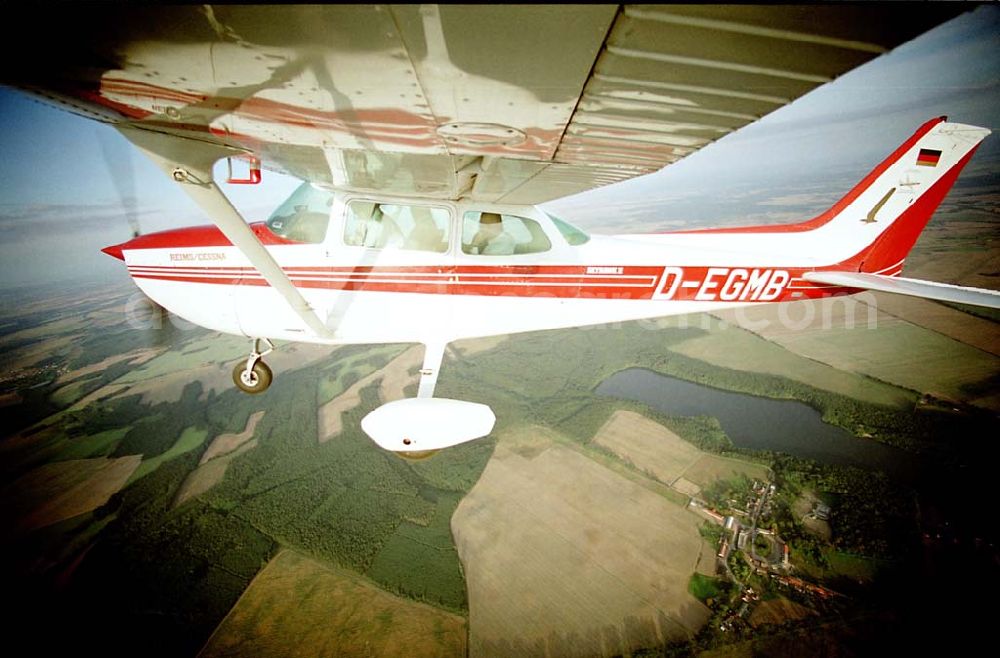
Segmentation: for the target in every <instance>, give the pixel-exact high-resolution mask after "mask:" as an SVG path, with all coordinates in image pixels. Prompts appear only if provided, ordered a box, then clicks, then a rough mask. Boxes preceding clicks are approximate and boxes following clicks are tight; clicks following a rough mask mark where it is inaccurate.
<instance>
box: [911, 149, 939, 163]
mask: <svg viewBox="0 0 1000 658" xmlns="http://www.w3.org/2000/svg"><path fill="white" fill-rule="evenodd" d="M940 159H941V151H935V150H934V149H920V154H919V155H917V164H918V165H923V166H925V167H936V166H937V163H938V160H940Z"/></svg>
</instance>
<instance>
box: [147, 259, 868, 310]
mask: <svg viewBox="0 0 1000 658" xmlns="http://www.w3.org/2000/svg"><path fill="white" fill-rule="evenodd" d="M587 269H588V268H587V267H586V266H511V267H489V266H457V267H446V266H441V267H399V268H379V267H372V266H362V267H353V268H352V267H309V266H296V267H287V268H284V272H285V274H286V275H287V276H288V277H289V279H290V280H291V282H292V283H293V284H294V285H295V286H296V287H298V288H303V289H318V290H331V291H352V292H394V293H409V294H438V295H442V294H447V295H477V296H509V297H555V298H562V299H578V298H585V299H632V300H637V299H646V300H649V299H659V300H664V301H704V302H718V301H725V302H756V301H759V302H771V301H786V300H790V299H800V298H807V297H826V296H829V295H830V294H840V292H842V291H844V290H849V289H844V288H835V289H834V288H831V287H830V286H825V285H823V284H812V283H811V282H808V281H804V280H802V278H801V277H802V274H803V273H804V272H807V271H813V269H814V268H791V269H790V268H728V267H668V268H664V267H659V266H636V267H620V269H621V270H622V273H621V274H615V275H605V274H587V273H586V272H587ZM129 273H130V274H131V275H132V276H133V277H134V278H136V279H150V280H157V281H175V282H179V283H197V284H211V285H244V286H268V285H269V284H268V283H267V281H266V280H265V279H264V278H263V277H262V276H261V275H260V274H259V273H258V272H257V271H256V270H254V269H253V268H250V267H247V268H233V267H171V266H145V265H131V266H129ZM793 295H794V296H793Z"/></svg>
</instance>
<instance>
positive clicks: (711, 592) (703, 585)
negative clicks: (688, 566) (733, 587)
mask: <svg viewBox="0 0 1000 658" xmlns="http://www.w3.org/2000/svg"><path fill="white" fill-rule="evenodd" d="M728 589H729V584H728V583H727V582H726V581H724V580H721V579H719V578H712V577H711V576H705V575H702V574H700V573H693V574H691V580H689V581H688V591H689V592H690V593H691V596H693V597H694V598H696V599H698V600H699V601H701V602H702V603H705V602H707V601H708V600H709V599H715V598H718V596H719V595H720V594H723V593H725V592H726V591H727V590H728Z"/></svg>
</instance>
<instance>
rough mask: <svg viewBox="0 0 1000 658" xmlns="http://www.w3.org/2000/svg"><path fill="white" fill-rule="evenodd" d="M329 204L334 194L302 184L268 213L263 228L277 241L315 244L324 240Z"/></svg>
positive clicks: (328, 220) (309, 184) (328, 223)
mask: <svg viewBox="0 0 1000 658" xmlns="http://www.w3.org/2000/svg"><path fill="white" fill-rule="evenodd" d="M331 205H333V192H331V191H329V190H324V189H322V188H319V187H315V186H314V185H312V184H311V183H303V184H302V185H300V186H299V187H298V188H296V190H295V191H294V192H292V195H291V196H290V197H288V199H286V200H285V202H284V203H282V204H281V205H280V206H278V208H277V210H275V211H274V212H273V213H271V216H270V217H269V218H268V219H267V222H266V224H265V225H266V226H267V228H268V230H270V231H271V233H274V234H275V235H277V236H278V237H279V238H284V239H286V240H291V241H293V242H302V243H304V244H317V243H320V242H322V241H323V238H325V237H326V230H327V228H328V227H329V225H330V206H331Z"/></svg>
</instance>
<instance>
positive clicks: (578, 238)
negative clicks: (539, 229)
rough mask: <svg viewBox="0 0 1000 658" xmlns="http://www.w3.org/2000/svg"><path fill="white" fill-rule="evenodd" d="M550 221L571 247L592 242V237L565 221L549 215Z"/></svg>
mask: <svg viewBox="0 0 1000 658" xmlns="http://www.w3.org/2000/svg"><path fill="white" fill-rule="evenodd" d="M549 219H551V220H552V223H553V224H554V225H555V227H556V228H557V229H559V232H560V233H561V234H562V236H563V238H564V239H565V240H566V242H567V243H568V244H569V245H570V246H571V247H576V246H578V245H581V244H586V243H587V242H589V241H590V236H589V235H587V234H586V233H584V232H583V231H581V230H580V229H578V228H577V227H575V226H573V225H572V224H570V223H569V222H567V221H566V220H564V219H559V218H558V217H556V216H555V215H549Z"/></svg>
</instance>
